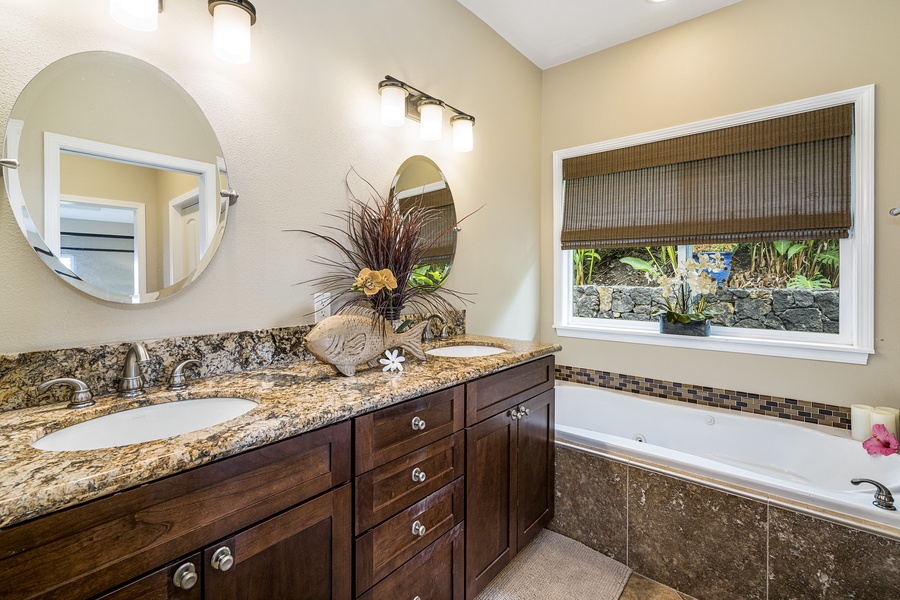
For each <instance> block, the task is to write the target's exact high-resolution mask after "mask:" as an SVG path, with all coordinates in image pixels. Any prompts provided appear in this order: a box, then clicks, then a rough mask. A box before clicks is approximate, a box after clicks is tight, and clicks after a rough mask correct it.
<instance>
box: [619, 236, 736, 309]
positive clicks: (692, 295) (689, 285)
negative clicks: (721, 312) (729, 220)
mask: <svg viewBox="0 0 900 600" xmlns="http://www.w3.org/2000/svg"><path fill="white" fill-rule="evenodd" d="M621 261H622V262H624V263H625V264H627V265H629V266H631V267H632V268H633V269H637V270H638V271H643V272H644V273H645V274H646V275H647V279H649V280H651V281H655V282H656V283H657V284H658V285H659V287H660V290H661V291H662V302H663V306H662V307H661V308H660V310H658V311H657V312H655V313H654V314H656V315H662V314H664V315H666V320H667V321H668V322H669V323H689V322H691V321H708V320H710V319H712V318H713V317H715V316H716V315H717V314H718V311H714V310H711V309H709V308H707V306H706V296H707V295H708V294H715V293H716V289H717V287H718V284H717V282H716V280H715V279H714V278H713V277H711V276H710V273H715V272H718V271H721V270H722V269H724V268H725V259H724V258H723V257H722V255H721V254H719V253H715V254H711V255H706V254H701V255H700V257H699V259H696V260H695V259H693V258H692V259H689V260H685V261H682V262H680V263H678V265H677V266H675V270H674V273H672V274H671V275H668V274H666V273H663V271H662V269H661V268H660V266H659V265H658V264H656V263H651V262H647V261H645V260H641V259H639V258H634V257H626V258H623V259H621Z"/></svg>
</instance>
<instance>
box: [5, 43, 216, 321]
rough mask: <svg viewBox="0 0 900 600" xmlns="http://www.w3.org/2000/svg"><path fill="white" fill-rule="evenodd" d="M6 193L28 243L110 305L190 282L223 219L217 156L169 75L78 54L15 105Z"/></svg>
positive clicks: (116, 57)
mask: <svg viewBox="0 0 900 600" xmlns="http://www.w3.org/2000/svg"><path fill="white" fill-rule="evenodd" d="M4 157H5V158H10V159H16V160H18V161H19V168H18V169H15V170H13V169H6V170H5V172H4V179H5V183H6V192H7V196H8V197H9V202H10V205H11V206H12V210H13V213H14V214H15V216H16V220H17V221H18V223H19V227H20V228H21V230H22V233H23V234H24V235H25V237H26V239H27V240H28V243H29V244H31V246H32V248H34V250H35V252H36V253H37V255H38V256H39V257H40V258H41V260H43V261H44V263H45V264H46V265H47V266H48V267H50V268H51V269H53V271H55V272H56V273H57V274H59V276H60V277H61V278H62V279H63V280H64V281H66V282H67V283H69V284H71V285H73V286H75V287H77V288H78V289H80V290H82V291H84V292H86V293H88V294H90V295H92V296H95V297H97V298H101V299H103V300H110V301H113V302H125V303H129V304H138V303H144V302H152V301H154V300H159V299H161V298H165V297H168V296H170V295H172V294H173V293H175V292H176V291H178V290H180V289H182V288H183V287H184V286H186V285H187V284H188V283H190V282H191V281H193V280H195V279H196V278H197V277H198V276H199V275H200V273H201V272H202V271H203V269H204V268H205V267H206V265H207V264H209V261H210V259H211V258H212V255H213V253H214V252H215V250H216V248H217V247H218V245H219V242H220V241H221V239H222V235H223V233H224V229H225V220H226V216H227V214H228V204H229V202H228V199H227V198H223V197H222V196H221V195H220V192H221V190H223V189H226V188H227V187H228V185H227V170H226V168H225V159H224V158H223V157H222V149H221V148H220V146H219V142H218V140H217V139H216V135H215V132H214V131H213V130H212V127H211V126H210V124H209V122H208V121H207V120H206V117H205V116H204V115H203V112H202V111H201V110H200V107H198V106H197V104H196V102H194V100H193V99H192V98H191V97H190V96H189V95H188V93H187V92H186V91H185V90H184V89H183V88H182V87H181V86H180V85H178V84H177V83H176V82H175V81H174V80H173V79H172V78H171V77H169V76H168V75H166V74H165V73H163V72H162V71H160V70H159V69H157V68H156V67H154V66H152V65H150V64H148V63H146V62H144V61H141V60H138V59H136V58H132V57H130V56H125V55H122V54H115V53H112V52H85V53H82V54H75V55H72V56H68V57H66V58H63V59H61V60H59V61H57V62H55V63H53V64H51V65H50V66H48V67H47V68H45V69H44V70H43V71H41V72H40V73H38V74H37V75H36V76H35V77H34V79H32V80H31V81H30V82H29V83H28V85H27V86H25V89H24V90H22V93H21V94H20V95H19V98H18V99H17V100H16V103H15V105H14V106H13V109H12V113H11V114H10V117H9V124H8V125H7V128H6V137H5V139H4Z"/></svg>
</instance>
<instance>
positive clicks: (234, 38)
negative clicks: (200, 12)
mask: <svg viewBox="0 0 900 600" xmlns="http://www.w3.org/2000/svg"><path fill="white" fill-rule="evenodd" d="M208 3H209V14H211V15H212V16H213V53H214V54H215V55H216V56H218V57H219V58H221V59H222V60H224V61H227V62H230V63H236V64H243V63H248V62H250V27H251V26H252V25H253V24H254V23H256V8H255V7H254V6H253V5H252V4H250V2H248V1H247V0H208Z"/></svg>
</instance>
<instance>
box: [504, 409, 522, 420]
mask: <svg viewBox="0 0 900 600" xmlns="http://www.w3.org/2000/svg"><path fill="white" fill-rule="evenodd" d="M506 416H507V417H509V418H510V419H512V420H513V421H515V420H516V419H518V418H519V413H518V412H516V409H514V408H511V409H509V410H508V411H506Z"/></svg>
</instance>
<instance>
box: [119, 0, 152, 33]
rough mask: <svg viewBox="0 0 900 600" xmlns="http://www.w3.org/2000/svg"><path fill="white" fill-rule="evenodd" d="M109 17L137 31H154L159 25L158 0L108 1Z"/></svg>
mask: <svg viewBox="0 0 900 600" xmlns="http://www.w3.org/2000/svg"><path fill="white" fill-rule="evenodd" d="M109 16H111V17H112V18H113V19H115V20H116V22H117V23H120V24H122V25H124V26H125V27H129V28H131V29H135V30H137V31H156V28H157V26H158V25H159V1H158V0H109Z"/></svg>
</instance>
